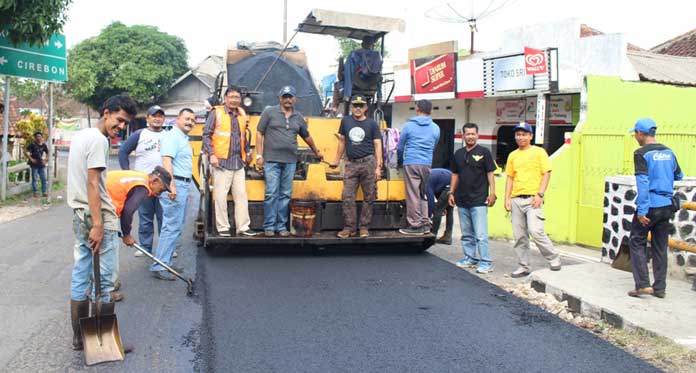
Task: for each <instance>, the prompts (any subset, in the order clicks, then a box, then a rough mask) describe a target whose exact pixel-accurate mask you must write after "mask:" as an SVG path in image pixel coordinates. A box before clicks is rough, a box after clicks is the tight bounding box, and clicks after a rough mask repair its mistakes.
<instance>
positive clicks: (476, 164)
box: [449, 123, 496, 273]
mask: <svg viewBox="0 0 696 373" xmlns="http://www.w3.org/2000/svg"><path fill="white" fill-rule="evenodd" d="M463 130H464V142H465V144H466V146H465V147H463V148H461V149H459V150H457V151H456V152H455V153H454V162H452V166H451V171H452V181H451V182H450V186H451V188H450V190H452V191H454V192H450V196H449V203H450V205H451V206H454V205H455V203H456V205H457V211H458V212H459V225H460V226H461V229H462V250H463V251H464V258H463V259H462V260H460V261H458V262H457V266H459V267H462V268H467V267H474V266H476V267H477V268H476V272H478V273H488V272H491V271H492V270H493V260H492V259H491V255H490V249H489V245H488V207H492V206H493V205H494V204H495V200H496V196H495V180H494V177H493V171H495V168H496V166H495V162H494V161H493V156H492V155H491V152H490V151H489V150H488V149H486V148H484V147H482V146H479V145H478V144H477V143H476V142H477V141H478V126H477V125H476V124H474V123H467V124H465V125H464V129H463ZM477 249H478V253H479V257H478V258H476V250H477Z"/></svg>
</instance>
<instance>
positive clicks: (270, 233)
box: [263, 231, 275, 237]
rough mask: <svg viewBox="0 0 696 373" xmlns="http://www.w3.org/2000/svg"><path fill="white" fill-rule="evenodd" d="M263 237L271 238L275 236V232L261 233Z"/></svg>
mask: <svg viewBox="0 0 696 373" xmlns="http://www.w3.org/2000/svg"><path fill="white" fill-rule="evenodd" d="M263 235H264V236H266V237H273V236H275V232H273V231H263Z"/></svg>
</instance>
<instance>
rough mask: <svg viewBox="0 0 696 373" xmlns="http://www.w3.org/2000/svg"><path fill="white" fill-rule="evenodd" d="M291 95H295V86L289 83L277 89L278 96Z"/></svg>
mask: <svg viewBox="0 0 696 373" xmlns="http://www.w3.org/2000/svg"><path fill="white" fill-rule="evenodd" d="M286 95H288V96H292V97H295V96H297V91H295V87H293V86H291V85H286V86H285V87H283V88H281V89H280V91H278V97H281V96H286Z"/></svg>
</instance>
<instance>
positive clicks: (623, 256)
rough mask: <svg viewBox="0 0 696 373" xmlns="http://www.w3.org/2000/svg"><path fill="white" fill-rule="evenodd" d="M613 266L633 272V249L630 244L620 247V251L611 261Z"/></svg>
mask: <svg viewBox="0 0 696 373" xmlns="http://www.w3.org/2000/svg"><path fill="white" fill-rule="evenodd" d="M611 266H612V268H615V269H619V270H622V271H626V272H633V266H632V265H631V250H630V249H629V247H628V246H626V245H623V246H621V247H620V248H619V253H618V254H617V255H616V258H614V261H613V262H611Z"/></svg>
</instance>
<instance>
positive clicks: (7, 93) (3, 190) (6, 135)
mask: <svg viewBox="0 0 696 373" xmlns="http://www.w3.org/2000/svg"><path fill="white" fill-rule="evenodd" d="M4 120H5V121H4V122H3V123H2V153H0V160H2V186H1V187H0V188H1V190H0V194H1V197H2V200H3V201H4V200H5V199H6V198H7V162H9V161H10V160H9V159H6V158H5V154H7V140H8V139H9V137H10V129H9V127H10V77H9V76H8V75H5V112H4Z"/></svg>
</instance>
